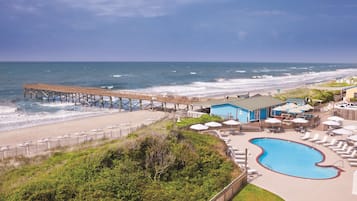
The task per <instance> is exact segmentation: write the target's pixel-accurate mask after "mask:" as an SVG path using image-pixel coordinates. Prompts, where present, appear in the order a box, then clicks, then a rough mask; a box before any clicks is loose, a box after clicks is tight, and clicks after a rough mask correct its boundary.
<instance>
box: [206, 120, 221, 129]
mask: <svg viewBox="0 0 357 201" xmlns="http://www.w3.org/2000/svg"><path fill="white" fill-rule="evenodd" d="M205 126H208V127H212V128H216V127H221V126H222V124H221V123H218V122H214V121H211V122H207V123H205Z"/></svg>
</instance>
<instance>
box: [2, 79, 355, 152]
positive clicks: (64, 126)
mask: <svg viewBox="0 0 357 201" xmlns="http://www.w3.org/2000/svg"><path fill="white" fill-rule="evenodd" d="M350 77H351V76H347V77H344V78H343V79H347V78H350ZM330 81H331V80H328V81H324V82H318V83H314V84H309V85H306V84H302V85H300V86H297V87H286V88H284V87H282V88H280V91H279V93H284V92H285V91H288V90H292V89H298V88H308V87H312V86H316V85H321V84H323V83H328V82H330ZM277 93H278V91H277V90H276V89H270V90H269V89H267V90H253V91H251V92H249V95H250V96H252V95H255V94H262V95H274V94H277ZM237 95H238V94H237V93H232V94H225V95H224V96H211V97H205V98H200V100H201V101H202V100H210V99H222V98H224V97H225V96H232V97H235V96H237ZM155 113H156V114H157V113H161V112H153V111H147V110H138V111H133V112H129V111H124V112H119V111H117V112H115V111H114V110H113V111H109V112H108V111H102V112H101V113H97V114H89V115H88V114H87V115H84V116H75V117H70V118H68V119H59V120H52V121H51V120H50V121H48V122H42V123H41V122H40V123H39V124H35V125H28V126H23V127H19V128H14V129H7V130H1V131H0V142H1V144H0V146H4V145H9V144H16V143H22V142H24V141H27V140H38V139H40V138H45V137H51V136H52V137H53V136H60V135H65V134H69V133H71V132H72V133H75V132H80V131H83V130H91V129H96V128H99V127H106V126H108V125H113V124H116V123H115V122H113V120H114V119H115V120H116V121H117V122H123V121H129V122H131V123H136V122H139V124H140V122H142V121H143V119H142V118H150V115H147V114H152V115H153V116H156V115H155ZM103 119H105V122H103ZM97 120H99V122H101V123H98V122H97ZM84 122H85V123H84ZM75 125H78V128H74V127H76V126H75ZM68 126H69V127H70V129H69V128H68ZM54 130H55V131H54Z"/></svg>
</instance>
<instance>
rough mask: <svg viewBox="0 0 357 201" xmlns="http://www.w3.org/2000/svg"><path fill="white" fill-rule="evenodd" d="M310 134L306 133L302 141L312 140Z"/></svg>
mask: <svg viewBox="0 0 357 201" xmlns="http://www.w3.org/2000/svg"><path fill="white" fill-rule="evenodd" d="M310 138H311V137H310V132H306V133H305V135H304V136H303V137H302V138H301V139H302V140H307V139H310Z"/></svg>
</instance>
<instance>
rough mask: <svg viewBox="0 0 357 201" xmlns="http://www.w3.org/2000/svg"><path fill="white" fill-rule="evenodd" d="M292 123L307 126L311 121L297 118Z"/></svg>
mask: <svg viewBox="0 0 357 201" xmlns="http://www.w3.org/2000/svg"><path fill="white" fill-rule="evenodd" d="M291 121H292V122H294V123H296V124H306V123H308V122H309V121H308V120H306V119H303V118H295V119H293V120H291Z"/></svg>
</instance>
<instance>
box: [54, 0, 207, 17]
mask: <svg viewBox="0 0 357 201" xmlns="http://www.w3.org/2000/svg"><path fill="white" fill-rule="evenodd" d="M57 1H58V2H60V3H64V4H66V5H67V6H70V7H72V8H76V9H83V10H87V11H89V12H91V13H93V14H94V15H97V16H118V17H158V16H163V15H167V14H168V13H169V12H171V11H172V10H173V9H174V8H176V7H178V6H184V5H189V4H193V3H197V2H201V1H202V0H57Z"/></svg>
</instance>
